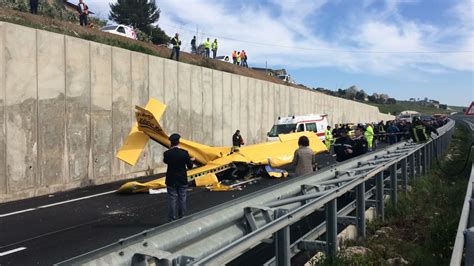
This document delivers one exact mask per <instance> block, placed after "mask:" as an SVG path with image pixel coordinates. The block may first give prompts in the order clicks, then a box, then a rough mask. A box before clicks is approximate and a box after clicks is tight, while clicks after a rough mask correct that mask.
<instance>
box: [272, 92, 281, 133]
mask: <svg viewBox="0 0 474 266" xmlns="http://www.w3.org/2000/svg"><path fill="white" fill-rule="evenodd" d="M273 90H274V94H273V102H274V110H273V118H272V119H273V120H272V125H273V124H274V123H275V122H276V120H277V118H278V117H279V116H282V114H281V110H282V108H281V102H280V92H281V89H280V85H278V84H273Z"/></svg>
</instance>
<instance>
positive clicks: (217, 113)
mask: <svg viewBox="0 0 474 266" xmlns="http://www.w3.org/2000/svg"><path fill="white" fill-rule="evenodd" d="M222 74H223V73H222V72H220V71H216V70H212V140H213V142H212V144H213V145H215V146H222V145H223V141H224V139H223V137H224V133H223V120H224V116H223V113H222V112H223V102H222V101H223V88H222V87H223V77H222V76H223V75H222Z"/></svg>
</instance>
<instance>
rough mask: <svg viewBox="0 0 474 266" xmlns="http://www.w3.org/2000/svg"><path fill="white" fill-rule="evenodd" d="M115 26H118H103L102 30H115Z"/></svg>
mask: <svg viewBox="0 0 474 266" xmlns="http://www.w3.org/2000/svg"><path fill="white" fill-rule="evenodd" d="M115 28H117V26H106V27H103V28H102V30H115Z"/></svg>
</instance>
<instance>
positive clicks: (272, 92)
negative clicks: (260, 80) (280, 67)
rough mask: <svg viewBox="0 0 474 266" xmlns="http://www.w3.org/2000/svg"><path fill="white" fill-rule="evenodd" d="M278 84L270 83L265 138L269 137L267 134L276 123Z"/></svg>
mask: <svg viewBox="0 0 474 266" xmlns="http://www.w3.org/2000/svg"><path fill="white" fill-rule="evenodd" d="M276 87H277V85H276V84H272V83H269V84H268V100H267V105H268V116H267V119H266V122H265V127H264V131H263V134H264V137H265V138H266V137H267V132H268V131H270V129H271V128H272V126H273V123H274V121H275V116H276V114H275V105H276V104H275V98H276Z"/></svg>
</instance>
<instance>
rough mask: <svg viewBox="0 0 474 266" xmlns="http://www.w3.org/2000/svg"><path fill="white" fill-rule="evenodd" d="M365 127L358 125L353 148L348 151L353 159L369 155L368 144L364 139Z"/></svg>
mask: <svg viewBox="0 0 474 266" xmlns="http://www.w3.org/2000/svg"><path fill="white" fill-rule="evenodd" d="M364 131H365V129H364V127H363V126H361V125H358V126H357V127H356V129H355V131H354V134H355V137H354V139H353V140H352V148H350V149H348V153H349V154H350V155H351V157H356V156H359V155H362V154H365V153H367V151H368V143H367V140H366V139H365V137H364Z"/></svg>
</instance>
